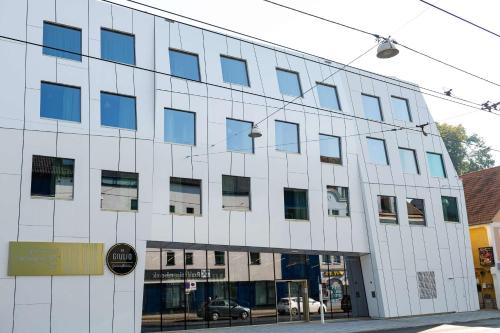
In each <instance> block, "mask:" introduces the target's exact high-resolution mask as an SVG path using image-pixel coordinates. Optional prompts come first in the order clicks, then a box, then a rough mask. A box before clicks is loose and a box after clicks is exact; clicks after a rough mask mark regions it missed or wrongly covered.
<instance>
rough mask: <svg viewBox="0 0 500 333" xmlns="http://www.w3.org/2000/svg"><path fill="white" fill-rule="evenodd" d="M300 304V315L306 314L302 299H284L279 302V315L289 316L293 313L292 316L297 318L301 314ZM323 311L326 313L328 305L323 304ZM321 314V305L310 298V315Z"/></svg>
mask: <svg viewBox="0 0 500 333" xmlns="http://www.w3.org/2000/svg"><path fill="white" fill-rule="evenodd" d="M298 302H300V313H304V303H303V301H302V297H284V298H282V299H280V300H279V302H278V313H279V314H287V313H290V312H291V313H292V316H295V315H297V314H298V313H299V304H298ZM323 311H324V312H326V305H325V304H323ZM314 312H317V313H320V312H321V303H320V302H318V301H316V300H314V299H312V298H309V313H314Z"/></svg>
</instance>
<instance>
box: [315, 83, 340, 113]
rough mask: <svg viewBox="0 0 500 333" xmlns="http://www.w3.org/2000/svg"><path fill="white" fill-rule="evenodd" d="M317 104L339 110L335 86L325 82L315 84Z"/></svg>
mask: <svg viewBox="0 0 500 333" xmlns="http://www.w3.org/2000/svg"><path fill="white" fill-rule="evenodd" d="M316 87H317V89H318V96H319V104H320V105H321V107H323V108H327V109H331V110H340V105H339V99H338V94H337V88H336V87H334V86H330V85H327V84H321V83H318V84H317V86H316Z"/></svg>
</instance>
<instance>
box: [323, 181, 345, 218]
mask: <svg viewBox="0 0 500 333" xmlns="http://www.w3.org/2000/svg"><path fill="white" fill-rule="evenodd" d="M326 191H327V199H328V215H329V216H349V189H348V188H347V187H342V186H330V185H327V187H326Z"/></svg>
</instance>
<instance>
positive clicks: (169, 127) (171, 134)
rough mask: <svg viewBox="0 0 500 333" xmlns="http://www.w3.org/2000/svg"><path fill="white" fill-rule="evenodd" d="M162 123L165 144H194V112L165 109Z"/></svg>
mask: <svg viewBox="0 0 500 333" xmlns="http://www.w3.org/2000/svg"><path fill="white" fill-rule="evenodd" d="M164 122H165V126H164V132H165V133H164V135H165V141H166V142H173V143H180V144H185V145H194V144H195V137H196V130H195V123H196V114H195V113H194V112H188V111H179V110H173V109H165V117H164Z"/></svg>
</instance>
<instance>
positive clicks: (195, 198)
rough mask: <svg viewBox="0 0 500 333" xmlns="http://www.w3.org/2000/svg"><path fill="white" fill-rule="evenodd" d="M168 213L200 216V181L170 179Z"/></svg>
mask: <svg viewBox="0 0 500 333" xmlns="http://www.w3.org/2000/svg"><path fill="white" fill-rule="evenodd" d="M170 206H172V207H173V208H170V212H172V213H174V214H180V215H195V216H201V180H200V179H191V178H178V177H170Z"/></svg>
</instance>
